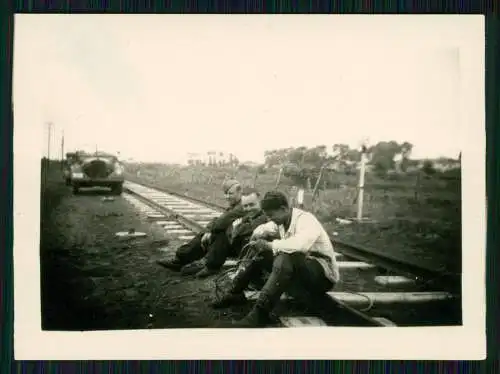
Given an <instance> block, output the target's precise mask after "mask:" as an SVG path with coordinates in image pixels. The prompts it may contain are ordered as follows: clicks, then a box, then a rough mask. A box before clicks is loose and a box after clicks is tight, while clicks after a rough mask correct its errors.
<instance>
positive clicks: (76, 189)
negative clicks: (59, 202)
mask: <svg viewBox="0 0 500 374" xmlns="http://www.w3.org/2000/svg"><path fill="white" fill-rule="evenodd" d="M79 192H80V189H79V188H78V186H73V195H78V193H79Z"/></svg>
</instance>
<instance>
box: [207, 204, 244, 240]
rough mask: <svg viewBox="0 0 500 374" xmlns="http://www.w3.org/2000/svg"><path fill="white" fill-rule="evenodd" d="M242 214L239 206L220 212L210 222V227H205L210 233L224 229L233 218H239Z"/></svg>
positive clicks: (242, 211)
mask: <svg viewBox="0 0 500 374" xmlns="http://www.w3.org/2000/svg"><path fill="white" fill-rule="evenodd" d="M244 215H245V211H244V210H243V209H242V208H241V207H240V206H238V207H236V208H234V209H231V210H229V211H227V212H225V213H222V214H221V215H220V216H219V217H217V218H216V219H214V220H213V221H212V222H211V223H212V224H211V225H210V227H208V226H207V229H208V230H209V231H210V232H211V233H217V232H222V231H226V230H227V228H228V227H229V226H230V225H231V224H232V223H233V221H234V220H235V219H237V218H241V217H243V216H244Z"/></svg>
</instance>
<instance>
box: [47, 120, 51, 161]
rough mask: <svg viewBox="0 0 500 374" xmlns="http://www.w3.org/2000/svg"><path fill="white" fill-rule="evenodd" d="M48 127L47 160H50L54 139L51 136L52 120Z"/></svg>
mask: <svg viewBox="0 0 500 374" xmlns="http://www.w3.org/2000/svg"><path fill="white" fill-rule="evenodd" d="M48 127H49V136H48V139H47V160H48V161H50V141H51V140H52V139H51V137H52V122H49V123H48Z"/></svg>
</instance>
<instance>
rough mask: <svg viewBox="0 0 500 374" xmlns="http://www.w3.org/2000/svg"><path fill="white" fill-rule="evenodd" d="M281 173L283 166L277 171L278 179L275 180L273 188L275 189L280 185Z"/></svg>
mask: <svg viewBox="0 0 500 374" xmlns="http://www.w3.org/2000/svg"><path fill="white" fill-rule="evenodd" d="M281 173H283V166H282V167H280V170H279V171H278V178H276V185H275V186H274V188H275V189H277V188H278V186H279V185H280V180H281Z"/></svg>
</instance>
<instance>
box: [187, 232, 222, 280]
mask: <svg viewBox="0 0 500 374" xmlns="http://www.w3.org/2000/svg"><path fill="white" fill-rule="evenodd" d="M230 247H231V245H230V243H229V240H228V239H227V236H226V235H225V233H220V234H217V235H215V236H213V237H212V241H211V243H210V245H209V246H208V248H207V250H206V252H204V253H203V254H202V256H204V257H203V258H202V259H201V260H200V261H195V262H193V263H191V264H190V265H188V266H185V267H184V268H182V274H183V275H192V274H196V276H197V277H198V278H205V277H208V276H210V275H213V274H216V273H217V272H219V270H220V269H221V268H222V265H224V262H225V261H226V259H227V256H228V253H229V250H230Z"/></svg>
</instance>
